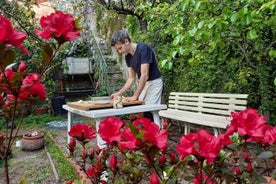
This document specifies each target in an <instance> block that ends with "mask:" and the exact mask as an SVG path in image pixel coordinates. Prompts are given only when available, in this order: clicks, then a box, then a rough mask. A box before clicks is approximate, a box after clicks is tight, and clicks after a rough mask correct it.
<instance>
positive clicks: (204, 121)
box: [159, 110, 230, 129]
mask: <svg viewBox="0 0 276 184" xmlns="http://www.w3.org/2000/svg"><path fill="white" fill-rule="evenodd" d="M159 115H160V116H161V117H164V118H169V119H174V120H178V121H183V122H188V123H192V124H197V125H204V126H209V127H216V128H223V129H225V128H226V127H227V125H229V124H230V119H228V118H226V117H222V116H220V117H218V116H217V117H216V116H213V115H205V116H200V115H198V116H196V114H194V115H191V114H189V113H187V112H183V111H182V112H178V110H166V112H165V111H160V112H159Z"/></svg>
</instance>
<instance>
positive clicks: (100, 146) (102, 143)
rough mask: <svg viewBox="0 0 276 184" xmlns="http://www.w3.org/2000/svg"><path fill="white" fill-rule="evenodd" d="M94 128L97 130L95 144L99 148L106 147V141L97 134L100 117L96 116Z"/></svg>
mask: <svg viewBox="0 0 276 184" xmlns="http://www.w3.org/2000/svg"><path fill="white" fill-rule="evenodd" d="M95 120H96V130H97V145H98V147H99V148H100V149H103V148H107V143H106V142H105V141H104V140H103V139H102V138H101V136H100V135H99V134H98V130H99V126H100V122H101V121H102V118H96V119H95Z"/></svg>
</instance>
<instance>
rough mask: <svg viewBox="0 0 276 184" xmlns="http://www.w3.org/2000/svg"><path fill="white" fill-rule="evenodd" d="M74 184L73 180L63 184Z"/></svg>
mask: <svg viewBox="0 0 276 184" xmlns="http://www.w3.org/2000/svg"><path fill="white" fill-rule="evenodd" d="M73 183H74V179H71V180H70V181H68V182H66V183H65V184H73Z"/></svg>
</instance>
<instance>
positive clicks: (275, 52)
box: [268, 49, 276, 58]
mask: <svg viewBox="0 0 276 184" xmlns="http://www.w3.org/2000/svg"><path fill="white" fill-rule="evenodd" d="M268 55H269V56H270V57H272V58H276V50H274V49H271V50H270V51H269V52H268Z"/></svg>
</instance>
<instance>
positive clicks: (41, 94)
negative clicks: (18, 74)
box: [19, 73, 46, 101]
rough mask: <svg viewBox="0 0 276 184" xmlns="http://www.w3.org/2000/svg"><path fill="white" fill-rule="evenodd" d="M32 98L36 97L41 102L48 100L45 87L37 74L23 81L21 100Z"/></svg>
mask: <svg viewBox="0 0 276 184" xmlns="http://www.w3.org/2000/svg"><path fill="white" fill-rule="evenodd" d="M30 96H36V97H38V98H39V100H41V101H44V100H45V99H46V90H45V86H44V85H43V84H41V79H40V78H39V75H38V74H36V73H33V74H30V75H28V76H26V77H25V78H24V79H23V82H22V86H21V88H20V94H19V100H22V99H27V98H29V97H30Z"/></svg>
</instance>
